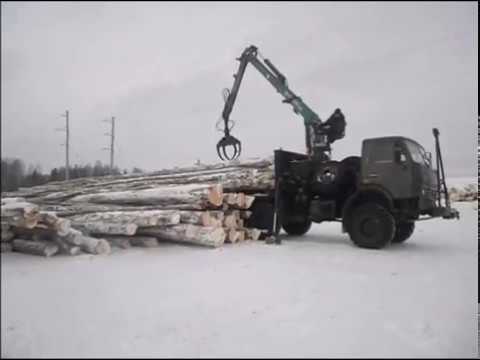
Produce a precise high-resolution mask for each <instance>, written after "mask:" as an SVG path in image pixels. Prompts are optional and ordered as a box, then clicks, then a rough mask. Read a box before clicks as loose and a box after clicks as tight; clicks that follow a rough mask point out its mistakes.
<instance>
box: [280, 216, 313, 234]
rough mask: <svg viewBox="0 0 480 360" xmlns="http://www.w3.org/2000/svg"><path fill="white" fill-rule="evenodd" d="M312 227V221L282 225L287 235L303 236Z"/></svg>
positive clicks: (306, 220)
mask: <svg viewBox="0 0 480 360" xmlns="http://www.w3.org/2000/svg"><path fill="white" fill-rule="evenodd" d="M311 226H312V221H311V220H308V219H305V220H304V221H302V222H290V223H287V224H282V228H283V230H285V231H286V232H287V234H288V235H304V234H306V233H307V231H308V230H310V227H311Z"/></svg>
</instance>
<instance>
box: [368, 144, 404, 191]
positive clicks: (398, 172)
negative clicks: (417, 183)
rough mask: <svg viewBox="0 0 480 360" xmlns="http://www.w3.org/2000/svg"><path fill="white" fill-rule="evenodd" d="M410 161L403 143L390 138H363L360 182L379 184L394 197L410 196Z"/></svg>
mask: <svg viewBox="0 0 480 360" xmlns="http://www.w3.org/2000/svg"><path fill="white" fill-rule="evenodd" d="M411 167H412V163H411V160H410V157H409V156H408V151H407V148H406V146H405V144H404V143H403V142H401V141H394V140H392V139H385V140H383V139H370V140H365V141H364V143H363V148H362V183H364V184H366V185H367V184H369V185H379V186H381V187H383V188H384V189H386V190H388V191H389V192H390V194H391V195H392V196H393V197H394V198H396V199H402V198H408V197H411V196H412V190H411V189H412V169H411Z"/></svg>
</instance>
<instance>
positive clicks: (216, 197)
mask: <svg viewBox="0 0 480 360" xmlns="http://www.w3.org/2000/svg"><path fill="white" fill-rule="evenodd" d="M208 201H209V202H210V203H211V204H212V205H214V206H217V207H218V206H221V205H222V204H223V187H222V185H221V184H215V185H212V186H211V187H210V189H209V191H208Z"/></svg>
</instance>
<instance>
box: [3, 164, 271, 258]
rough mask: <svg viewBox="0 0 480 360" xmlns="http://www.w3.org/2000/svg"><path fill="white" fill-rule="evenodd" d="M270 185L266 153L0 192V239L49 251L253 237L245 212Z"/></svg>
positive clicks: (31, 249) (89, 250) (21, 247)
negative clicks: (242, 159) (252, 158)
mask: <svg viewBox="0 0 480 360" xmlns="http://www.w3.org/2000/svg"><path fill="white" fill-rule="evenodd" d="M272 188H273V171H272V162H271V161H270V160H260V161H258V160H255V161H250V162H243V163H240V162H230V163H228V164H216V165H200V166H194V167H189V168H174V169H169V170H161V171H157V172H154V173H150V174H137V175H128V176H105V177H101V178H84V179H75V180H71V181H60V182H52V183H48V184H45V185H42V186H36V187H32V188H21V189H19V191H18V192H14V193H3V194H2V244H3V243H5V244H6V243H9V244H12V245H13V241H15V240H17V239H18V240H21V241H16V243H15V244H16V245H15V246H11V248H12V250H14V251H20V252H26V253H31V254H37V255H40V254H43V255H44V256H52V255H55V254H57V253H58V254H67V255H78V254H81V253H85V252H86V253H90V254H107V253H109V252H110V251H111V247H117V248H121V249H128V248H130V247H131V246H139V247H148V248H149V247H154V246H157V245H158V243H159V242H162V241H164V242H172V241H173V242H179V243H188V244H194V245H199V246H206V247H213V248H216V247H219V246H222V245H223V244H225V243H237V242H242V241H247V240H258V238H259V234H260V231H259V230H257V229H246V228H245V220H246V219H247V218H248V217H249V216H250V214H251V213H250V211H248V209H249V208H250V207H251V206H252V204H253V202H254V200H255V194H257V193H265V192H266V191H269V190H271V189H272ZM25 242H27V243H25ZM32 243H33V244H32ZM53 245H55V246H53ZM3 248H4V246H3V245H2V251H3ZM54 249H55V251H54Z"/></svg>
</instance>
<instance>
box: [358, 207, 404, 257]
mask: <svg viewBox="0 0 480 360" xmlns="http://www.w3.org/2000/svg"><path fill="white" fill-rule="evenodd" d="M349 234H350V238H351V239H352V241H353V242H354V244H355V245H357V246H359V247H362V248H367V249H381V248H383V247H384V246H386V245H387V244H389V243H390V242H391V241H392V239H393V236H394V234H395V219H394V218H393V216H392V214H390V212H389V211H388V210H387V209H386V208H385V207H383V206H382V205H380V204H376V203H367V204H364V205H360V206H358V207H357V208H355V209H354V210H353V213H352V221H351V227H350V231H349Z"/></svg>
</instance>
